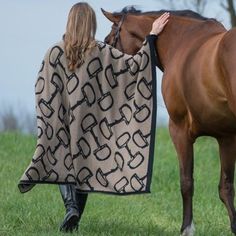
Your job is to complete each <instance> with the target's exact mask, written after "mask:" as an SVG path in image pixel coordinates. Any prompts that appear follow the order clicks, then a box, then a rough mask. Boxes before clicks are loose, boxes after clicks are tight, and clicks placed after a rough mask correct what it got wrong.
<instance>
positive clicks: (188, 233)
mask: <svg viewBox="0 0 236 236" xmlns="http://www.w3.org/2000/svg"><path fill="white" fill-rule="evenodd" d="M194 232H195V227H194V224H193V222H192V223H191V225H189V226H188V227H186V228H185V229H184V230H183V232H182V234H181V236H194Z"/></svg>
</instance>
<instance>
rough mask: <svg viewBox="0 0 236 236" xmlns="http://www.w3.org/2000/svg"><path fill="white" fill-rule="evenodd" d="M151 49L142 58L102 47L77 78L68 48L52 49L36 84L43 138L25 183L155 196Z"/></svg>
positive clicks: (146, 45) (22, 182)
mask: <svg viewBox="0 0 236 236" xmlns="http://www.w3.org/2000/svg"><path fill="white" fill-rule="evenodd" d="M150 45H151V44H149V43H148V42H147V41H145V42H144V44H143V46H142V48H141V49H140V51H139V52H138V54H136V55H135V56H130V55H126V54H122V53H121V52H119V51H118V50H117V49H114V48H112V47H111V46H109V45H106V44H103V43H98V44H97V46H96V47H95V48H94V49H93V50H92V52H91V53H90V55H89V56H88V57H87V59H86V61H85V63H84V64H83V65H82V66H81V67H80V68H78V69H77V70H76V71H75V73H71V72H70V71H68V69H67V65H66V58H65V53H64V49H63V48H64V43H63V41H61V42H59V43H58V44H56V45H54V46H53V47H52V48H50V49H49V50H48V52H47V53H46V56H45V58H44V61H43V63H42V67H41V69H40V71H39V75H38V79H37V81H36V85H35V94H36V112H37V126H38V139H37V146H36V150H35V153H34V155H33V158H32V161H31V163H30V165H29V166H28V168H27V169H26V171H25V172H24V174H23V176H22V177H21V179H20V183H19V185H18V186H19V189H20V191H21V192H23V193H24V192H27V191H29V190H30V189H31V188H32V187H33V186H34V185H35V184H36V183H52V184H60V183H65V184H66V183H72V184H76V187H77V188H78V190H79V191H80V192H105V193H114V194H130V193H145V192H150V183H151V175H152V164H153V156H154V143H155V130H156V126H155V122H156V85H155V79H156V78H155V66H154V64H153V62H152V60H151V58H152V57H151V54H152V53H153V52H151V51H150Z"/></svg>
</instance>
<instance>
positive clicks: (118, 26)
mask: <svg viewBox="0 0 236 236" xmlns="http://www.w3.org/2000/svg"><path fill="white" fill-rule="evenodd" d="M102 12H103V14H104V15H105V16H106V18H107V19H108V20H110V21H111V22H112V23H113V25H112V29H111V32H110V33H109V34H108V35H107V36H106V38H105V42H106V43H108V44H110V45H112V46H113V47H116V48H117V49H119V50H121V51H123V52H125V53H127V54H131V55H133V54H135V53H136V52H137V51H138V50H139V49H140V47H141V46H142V42H143V31H145V32H146V34H148V32H149V31H150V30H151V23H150V24H146V23H145V22H146V21H143V22H142V21H140V18H142V15H141V14H139V13H140V11H138V10H136V9H135V8H133V7H131V8H127V7H126V8H124V9H123V10H122V11H121V12H119V13H110V12H106V11H104V10H103V9H102ZM137 18H139V20H137ZM150 22H151V21H150Z"/></svg>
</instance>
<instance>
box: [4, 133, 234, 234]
mask: <svg viewBox="0 0 236 236" xmlns="http://www.w3.org/2000/svg"><path fill="white" fill-rule="evenodd" d="M35 145H36V140H35V138H34V137H32V136H29V135H22V134H18V133H3V134H0V180H1V185H0V236H5V235H12V236H13V235H14V236H15V235H16V236H18V235H22V236H28V235H30V236H31V235H43V236H44V235H45V236H46V235H48V236H49V235H50V236H54V235H63V234H61V233H60V232H59V231H58V226H59V224H60V222H61V220H62V219H63V216H64V207H63V203H62V200H61V196H60V194H59V191H58V187H57V186H54V185H37V186H36V187H34V188H33V190H31V191H30V192H29V193H26V194H21V193H20V192H19V190H18V188H17V183H18V180H19V178H20V177H21V175H22V174H23V171H24V170H25V168H26V167H27V165H28V164H29V162H30V159H31V157H32V155H33V153H34V150H35ZM155 148H156V149H155V162H154V172H153V179H152V194H144V195H139V196H125V197H116V196H111V195H104V194H91V195H89V199H88V203H87V206H86V209H85V213H84V216H83V218H82V221H81V226H80V230H79V234H80V235H84V236H86V235H91V236H95V235H99V236H105V235H106V236H107V235H117V236H124V235H125V236H126V235H127V236H131V235H135V236H139V235H140V236H145V235H155V236H168V235H170V236H173V235H179V228H180V225H181V218H182V200H181V195H180V191H179V171H178V161H177V158H176V154H175V150H174V148H173V145H172V142H171V140H170V137H169V134H168V131H167V129H165V128H159V129H158V130H157V138H156V146H155ZM218 156H219V155H218V147H217V143H216V142H215V140H214V139H211V138H205V137H204V138H200V139H198V141H197V143H196V144H195V174H194V177H195V195H194V222H195V227H196V234H195V235H196V236H198V235H201V236H214V235H216V236H219V235H222V236H227V235H231V233H230V227H229V222H228V216H227V212H226V209H225V207H224V206H223V204H222V203H221V202H220V200H219V198H218V191H217V186H218V179H219V157H218ZM73 235H78V233H74V234H73Z"/></svg>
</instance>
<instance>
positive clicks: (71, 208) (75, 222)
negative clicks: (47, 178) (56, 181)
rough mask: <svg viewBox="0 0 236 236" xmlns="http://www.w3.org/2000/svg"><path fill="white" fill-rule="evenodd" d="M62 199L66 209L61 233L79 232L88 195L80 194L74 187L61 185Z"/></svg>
mask: <svg viewBox="0 0 236 236" xmlns="http://www.w3.org/2000/svg"><path fill="white" fill-rule="evenodd" d="M59 189H60V192H61V196H62V199H63V201H64V205H65V208H66V214H65V217H64V220H63V222H62V224H61V226H60V231H63V232H72V231H73V230H77V229H78V226H79V221H80V219H81V216H82V214H83V211H84V208H85V204H86V201H87V197H88V194H81V193H78V192H77V191H76V189H75V186H74V185H70V184H66V185H59Z"/></svg>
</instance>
